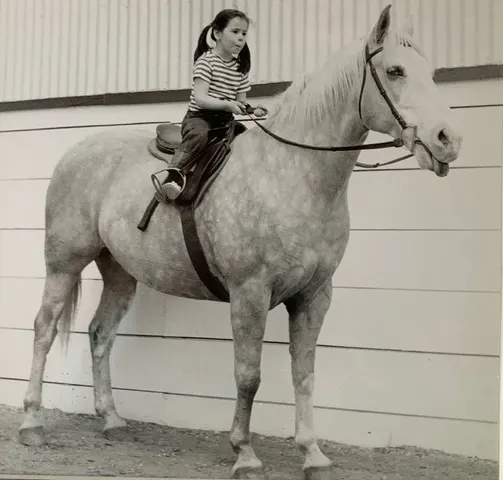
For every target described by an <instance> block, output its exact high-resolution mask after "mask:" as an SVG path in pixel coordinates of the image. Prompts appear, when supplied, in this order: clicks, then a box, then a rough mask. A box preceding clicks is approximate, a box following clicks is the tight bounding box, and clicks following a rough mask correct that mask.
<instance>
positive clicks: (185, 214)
mask: <svg viewBox="0 0 503 480" xmlns="http://www.w3.org/2000/svg"><path fill="white" fill-rule="evenodd" d="M179 210H180V218H181V221H182V229H183V237H184V239H185V244H186V245H187V251H188V252H189V256H190V259H191V260H192V265H193V266H194V268H195V270H196V272H197V274H198V275H199V278H200V279H201V280H202V282H203V283H204V284H205V285H206V287H207V288H208V290H210V292H211V293H212V294H213V295H215V296H216V297H217V298H219V299H220V300H222V301H225V302H228V301H229V298H230V297H229V293H228V292H227V290H226V289H225V287H224V286H223V285H222V283H221V282H220V280H219V279H218V278H217V277H215V275H213V274H212V273H211V271H210V269H209V267H208V263H207V262H206V258H205V256H204V253H203V247H202V245H201V241H200V239H199V235H198V233H197V227H196V221H195V217H194V213H195V212H194V205H193V204H190V205H181V206H180V207H179Z"/></svg>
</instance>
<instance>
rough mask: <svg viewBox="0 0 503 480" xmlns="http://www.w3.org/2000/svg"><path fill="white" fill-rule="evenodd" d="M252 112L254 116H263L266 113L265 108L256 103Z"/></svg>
mask: <svg viewBox="0 0 503 480" xmlns="http://www.w3.org/2000/svg"><path fill="white" fill-rule="evenodd" d="M253 114H254V115H255V116H256V117H265V116H266V115H267V108H265V107H263V106H262V105H257V107H256V108H255V110H254V111H253Z"/></svg>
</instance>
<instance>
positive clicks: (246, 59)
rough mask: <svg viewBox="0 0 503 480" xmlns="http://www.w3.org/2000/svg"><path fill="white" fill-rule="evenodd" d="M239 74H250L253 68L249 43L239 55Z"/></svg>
mask: <svg viewBox="0 0 503 480" xmlns="http://www.w3.org/2000/svg"><path fill="white" fill-rule="evenodd" d="M237 60H238V63H239V66H238V72H241V73H248V72H249V71H250V67H251V55H250V49H249V48H248V43H245V45H244V47H243V48H242V49H241V51H240V52H239V55H238V59H237Z"/></svg>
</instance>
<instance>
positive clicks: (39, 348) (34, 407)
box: [19, 272, 79, 445]
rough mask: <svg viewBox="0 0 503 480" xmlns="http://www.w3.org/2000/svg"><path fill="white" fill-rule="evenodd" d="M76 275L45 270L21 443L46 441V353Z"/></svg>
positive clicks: (76, 279) (55, 332)
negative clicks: (43, 408) (43, 406)
mask: <svg viewBox="0 0 503 480" xmlns="http://www.w3.org/2000/svg"><path fill="white" fill-rule="evenodd" d="M78 280H79V275H78V274H71V273H54V272H48V274H47V278H46V280H45V285H44V292H43V296H42V305H41V307H40V310H39V311H38V313H37V316H36V318H35V323H34V330H35V338H34V341H33V358H32V364H31V373H30V379H29V382H28V389H27V391H26V394H25V397H24V402H23V403H24V412H25V415H24V420H23V423H22V425H21V427H20V429H19V437H20V441H21V443H23V444H24V445H44V444H45V443H46V440H45V435H44V432H43V424H42V421H41V419H40V406H41V404H42V382H43V379H44V371H45V364H46V360H47V355H48V353H49V351H50V349H51V347H52V344H53V342H54V339H55V338H56V334H57V331H58V330H57V326H58V319H59V318H60V316H61V314H62V313H63V310H64V308H65V306H66V305H67V302H69V301H71V298H70V296H71V294H72V292H73V291H74V289H75V288H76V286H77V282H78Z"/></svg>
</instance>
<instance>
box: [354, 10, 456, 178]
mask: <svg viewBox="0 0 503 480" xmlns="http://www.w3.org/2000/svg"><path fill="white" fill-rule="evenodd" d="M390 8H391V6H390V5H389V6H387V7H386V8H385V9H384V10H383V12H382V13H381V15H380V17H379V20H378V21H377V23H376V25H375V26H374V28H373V30H372V32H371V33H370V35H369V37H368V39H367V49H366V64H365V76H364V80H363V84H362V91H361V93H360V99H359V108H360V116H361V118H362V121H363V122H364V124H365V126H366V127H367V128H368V129H370V130H374V131H377V132H380V133H385V134H389V135H391V136H393V137H395V138H400V139H403V141H404V144H405V146H407V147H408V148H409V149H411V151H414V153H415V156H416V159H417V161H418V163H419V166H420V167H421V168H425V169H429V170H433V171H434V172H435V173H436V174H437V175H438V176H445V175H447V173H448V171H449V163H450V162H452V161H453V160H455V159H456V158H457V157H458V154H459V150H460V148H461V141H462V138H461V135H460V133H459V132H458V131H456V129H455V127H454V126H453V125H452V123H451V120H452V119H451V110H450V108H449V106H448V105H447V104H446V102H445V101H444V100H443V99H442V97H441V95H440V92H439V90H438V88H437V86H436V85H435V83H434V81H433V70H432V68H431V67H430V65H429V64H428V62H427V60H426V59H425V58H424V56H423V54H422V53H421V51H420V50H419V48H418V47H417V46H416V44H415V42H414V41H413V40H412V38H411V35H412V26H411V25H410V26H408V27H407V28H406V29H404V31H403V33H402V32H395V31H393V30H392V29H391V18H390ZM386 97H387V98H386Z"/></svg>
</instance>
